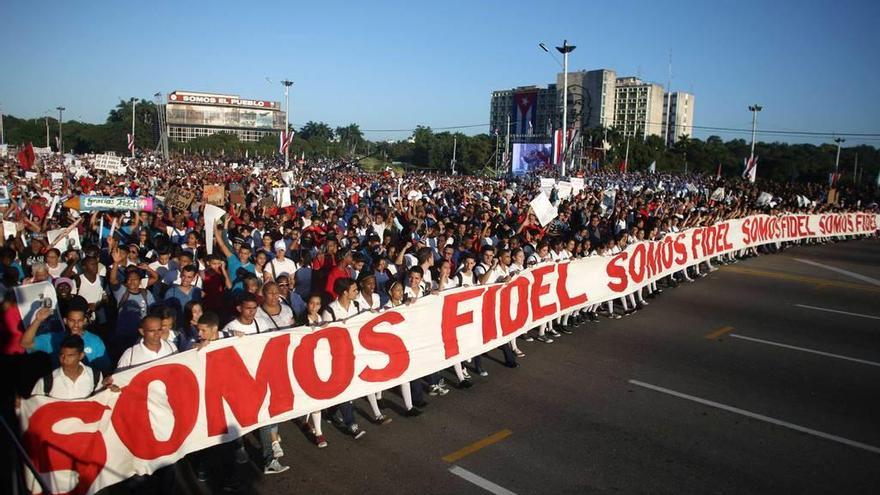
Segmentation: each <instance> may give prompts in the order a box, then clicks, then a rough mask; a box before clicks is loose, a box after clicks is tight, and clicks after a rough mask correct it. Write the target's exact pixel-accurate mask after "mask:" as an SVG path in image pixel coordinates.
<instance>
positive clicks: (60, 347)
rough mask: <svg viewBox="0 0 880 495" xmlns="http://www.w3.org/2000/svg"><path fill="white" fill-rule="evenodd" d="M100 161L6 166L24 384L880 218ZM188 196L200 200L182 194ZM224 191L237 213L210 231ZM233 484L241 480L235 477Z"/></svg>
mask: <svg viewBox="0 0 880 495" xmlns="http://www.w3.org/2000/svg"><path fill="white" fill-rule="evenodd" d="M92 161H93V158H92V157H88V156H82V157H75V160H72V159H71V157H66V158H65V157H63V156H57V155H56V156H46V157H43V158H42V160H41V163H38V164H37V165H36V167H35V168H34V169H33V170H27V171H25V170H22V169H21V168H20V165H19V163H18V162H16V161H14V160H11V159H3V160H0V167H2V170H0V173H2V178H3V181H0V186H2V185H3V183H4V182H5V188H6V190H5V193H6V194H5V197H6V200H5V201H0V212H2V214H3V220H4V222H3V225H4V231H3V236H2V239H0V275H2V280H0V297H2V310H3V315H2V322H3V323H2V327H0V349H2V353H3V354H4V355H5V356H7V357H11V356H14V357H17V358H19V359H20V360H19V361H15V362H16V363H19V364H21V363H25V365H23V366H21V367H20V368H19V370H21V376H20V378H19V380H18V383H17V384H16V387H17V392H18V393H19V394H20V395H22V396H27V395H31V394H42V395H48V396H52V397H56V398H63V399H73V398H83V397H87V396H89V395H91V394H92V393H94V392H95V391H96V390H98V389H101V388H103V387H110V388H111V389H112V388H115V385H114V384H113V373H114V372H116V371H117V370H122V369H128V368H131V367H135V366H139V365H142V364H144V363H148V362H151V361H154V360H156V359H160V358H162V357H164V356H168V355H170V354H173V353H176V352H184V351H187V350H191V349H202V348H204V347H206V346H210V345H211V344H210V343H211V342H212V341H215V340H217V339H222V338H238V337H243V338H246V336H247V335H249V334H255V333H263V332H270V331H275V330H278V329H284V328H290V327H294V326H320V325H323V324H326V323H329V322H333V321H342V320H345V319H347V318H349V317H351V316H353V315H355V314H358V313H359V312H362V311H381V310H382V309H383V308H389V307H396V306H400V305H405V304H407V303H410V302H412V301H414V300H416V299H418V298H422V297H430V296H431V295H432V294H436V293H438V292H442V291H444V290H448V289H452V288H456V287H463V286H472V285H479V284H490V283H496V282H502V281H506V280H509V279H510V278H512V277H513V276H515V275H516V274H517V273H518V272H520V271H522V270H525V269H527V268H529V267H531V266H534V265H538V264H541V263H548V262H556V261H561V260H566V259H572V258H581V257H589V256H605V255H613V254H616V253H618V252H620V250H622V249H625V248H626V246H627V245H629V244H631V243H634V242H638V241H641V240H650V239H660V238H662V237H663V236H664V235H666V234H668V233H673V232H677V231H680V230H682V229H686V228H690V227H695V226H703V225H710V224H713V223H716V222H719V221H722V220H726V219H732V218H738V217H743V216H746V215H750V214H754V213H768V214H771V215H774V214H778V213H782V212H809V213H818V212H828V211H855V210H858V211H877V203H876V199H875V193H876V192H875V191H874V190H872V189H858V190H857V189H848V188H843V187H841V188H838V191H837V198H836V201H831V202H829V201H828V185H827V184H816V183H770V182H761V181H759V182H758V183H757V184H752V183H749V182H744V181H742V180H741V179H740V178H738V177H732V178H717V177H713V176H706V175H699V174H691V175H669V174H646V173H629V174H620V173H616V172H615V173H611V172H590V173H588V174H586V175H581V176H582V177H583V178H584V189H583V190H575V191H571V192H569V191H568V190H567V189H563V188H558V187H553V188H549V189H546V186H545V189H546V194H548V196H549V199H550V201H551V202H552V203H553V204H555V206H556V208H557V210H558V215H557V216H556V217H555V218H554V219H553V220H552V221H551V222H549V223H548V224H546V225H541V224H540V223H539V221H538V219H537V218H536V215H535V212H534V211H532V210H531V208H530V201H531V200H532V199H533V198H534V197H535V196H536V195H537V194H541V183H540V181H539V180H538V178H537V177H519V178H516V177H508V178H480V177H472V176H450V175H440V174H427V173H417V174H409V173H407V174H396V173H394V172H393V171H390V170H389V171H386V172H384V173H368V172H364V171H361V170H359V169H358V168H357V167H356V166H355V165H352V164H344V163H334V162H317V163H309V164H305V165H302V166H300V165H297V166H295V167H291V168H290V169H284V167H283V166H281V164H280V163H279V162H277V161H271V160H264V163H259V160H258V159H250V160H239V161H235V160H228V159H227V160H217V159H207V158H203V157H192V156H190V157H185V156H184V157H177V158H173V159H171V160H168V161H164V160H161V159H159V158H157V157H155V156H152V155H145V156H143V157H139V158H137V159H131V160H129V161H128V163H127V168H126V170H125V171H124V173H121V174H116V173H113V172H110V171H107V170H97V169H95V168H94V167H93V166H92ZM208 185H211V186H223V189H222V191H223V196H222V197H221V198H220V199H219V201H218V199H217V198H216V197H209V195H208V194H207V192H206V191H205V186H208ZM172 190H183V191H188V192H190V193H191V196H192V197H189V198H185V200H184V202H183V203H180V200H179V198H175V200H174V201H172V200H171V199H172V198H170V197H169V195H170V194H171V193H172ZM216 190H217V189H216V188H214V189H213V191H212V193H215V192H216ZM278 191H283V193H282V194H279V193H278ZM273 193H274V194H273ZM81 195H84V196H88V195H99V196H114V197H118V196H125V197H149V198H153V200H154V204H153V209H152V211H93V212H89V211H79V210H77V209H76V208H73V207H67V206H65V202H66V201H65V200H66V199H68V198H73V197H77V196H81ZM2 196H3V195H0V200H2ZM209 203H213V204H215V205H216V206H219V207H220V208H222V209H223V210H224V211H225V215H224V216H223V217H222V219H221V220H220V221H218V222H214V223H213V224H211V225H205V209H206V205H207V204H209ZM173 205H176V206H173ZM59 229H64V232H65V233H66V232H71V233H76V237H77V238H78V242H74V241H71V240H69V239H70V238H71V236H66V237H63V236H62V237H56V238H55V239H53V240H50V239H49V238H48V237H47V233H48V232H51V231H57V230H59ZM206 233H210V235H208V236H206ZM206 239H211V241H206ZM59 240H60V241H59ZM206 242H211V244H210V245H206ZM784 247H785V246H784V245H778V244H769V245H766V246H762V247H760V248H758V249H752V250H747V251H743V252H737V253H730V254H726V255H724V256H720V257H717V258H715V259H713V260H710V261H709V262H706V263H703V264H701V265H697V266H694V267H691V268H689V269H687V270H682V271H680V272H678V273H676V274H673V275H671V276H668V277H666V278H664V279H663V280H661V281H658V282H655V283H652V284H650V285H648V286H646V287H645V288H644V289H643V290H639V291H637V292H635V293H632V294H628V295H627V296H626V297H622V298H620V299H618V300H616V301H608V302H607V303H603V304H602V305H601V307H600V306H594V307H588V308H584V309H583V310H579V311H577V312H574V313H572V314H569V315H565V316H564V317H561V318H559V319H557V320H555V321H553V322H551V323H550V324H545V325H541V326H540V327H538V328H535V329H532V330H530V331H529V332H527V333H525V334H523V335H522V336H521V337H520V338H519V339H517V340H519V342H518V341H517V340H514V341H512V342H510V343H509V344H506V345H504V346H502V347H501V351H503V353H504V361H505V364H506V365H507V366H508V367H511V368H515V367H518V366H519V365H520V358H522V357H524V356H525V355H526V353H525V350H527V347H526V343H530V342H535V341H537V342H540V343H542V344H552V343H553V342H554V341H555V340H556V339H560V338H565V337H563V335H565V334H570V333H572V331H573V329H574V328H576V327H578V326H579V325H581V324H582V323H587V322H598V321H600V319H602V318H614V319H617V318H621V317H623V316H626V315H628V314H631V313H632V312H634V311H639V310H641V309H642V308H644V307H645V306H646V305H648V304H649V301H648V299H651V298H653V297H655V296H656V295H657V294H659V293H661V292H663V290H664V289H668V288H671V287H674V286H676V285H677V284H679V283H682V282H692V281H694V280H695V279H697V278H699V277H701V276H704V275H705V274H706V273H707V272H709V271H711V270H714V269H715V265H716V264H719V263H735V262H737V261H738V260H739V259H741V258H743V257H746V256H754V255H758V254H761V253H769V252H775V251H777V250H778V249H782V248H784ZM713 263H714V264H713ZM41 282H47V283H49V284H51V286H52V287H54V291H55V294H54V295H55V297H54V298H48V299H47V300H49V302H48V303H46V304H43V305H42V307H40V308H39V309H38V310H36V311H35V312H34V313H33V315H32V317H31V318H30V321H25V318H24V315H23V314H22V311H20V309H19V303H21V302H22V301H17V300H16V294H17V292H16V290H15V289H16V288H20V287H23V286H26V285H29V284H36V283H41ZM52 300H54V301H57V306H56V305H54V304H53V303H52V302H51V301H52ZM474 374H477V375H480V376H481V377H486V376H487V375H488V372H487V370H486V369H485V368H484V367H483V366H482V363H481V359H480V357H479V356H478V357H475V358H473V359H472V360H470V362H465V363H459V364H456V365H455V366H453V368H452V369H451V370H450V372H449V373H445V372H444V373H440V372H438V373H434V374H431V375H429V376H427V377H425V378H424V379H423V380H419V381H413V382H411V383H409V384H405V385H404V386H402V387H401V396H402V398H403V402H404V404H403V405H404V408H405V410H406V415H408V416H416V415H419V414H421V413H422V411H423V410H424V407H425V406H426V404H427V400H428V399H427V398H426V397H425V395H426V394H427V395H429V396H431V397H440V396H443V395H446V394H447V393H449V392H450V390H451V389H452V388H455V387H461V388H465V387H470V386H472V384H473V383H474V381H475V379H474V378H473V377H472V375H474ZM365 399H366V404H365V405H366V406H368V413H367V416H368V417H369V420H370V421H371V422H372V423H374V424H376V425H386V424H388V423H389V422H391V421H392V418H391V416H389V415H388V414H386V413H385V412H383V410H387V405H386V404H385V402H384V401H383V399H382V397H381V394H377V395H370V396H368V397H366V398H365ZM323 415H324V416H323V417H324V419H326V418H329V419H330V420H332V421H333V422H334V423H335V424H336V425H337V426H338V427H339V429H340V430H341V431H343V432H345V433H347V434H348V435H350V436H351V438H353V439H358V438H361V437H362V436H363V435H364V434H365V432H366V430H365V429H364V428H363V427H361V425H360V424H359V423H358V421H357V419H356V417H355V413H354V405H353V403H351V402H348V403H343V404H340V405H338V406H336V407H334V408H332V409H330V410H327V411H323ZM322 422H323V420H322V411H316V412H314V413H312V414H310V415H309V416H308V417H307V418H302V420H300V421H299V424H300V426H301V427H302V428H303V430H304V432H305V433H306V434H307V435H308V436H309V437H310V438H311V439H312V440H313V441H314V443H315V445H316V446H317V447H318V448H324V447H327V446H328V441H327V439H326V437H325V436H324V433H323V431H322ZM257 436H258V437H259V443H260V445H261V447H262V451H261V458H260V459H259V460H258V463H259V465H260V466H261V467H262V469H263V470H264V472H265V473H267V474H274V473H280V472H283V471H285V470H287V469H288V466H286V465H285V464H284V463H282V460H281V459H282V457H283V455H284V451H283V448H282V445H281V439H280V437H279V435H278V431H277V425H276V426H269V427H264V428H260V429H259V430H258V435H257ZM233 461H235V462H240V463H246V462H250V459H249V455H248V452H247V450H246V449H245V448H244V446H243V443H242V442H241V440H239V441H236V442H231V443H229V444H224V445H220V446H217V447H213V448H211V449H208V450H206V451H203V452H199V453H197V454H196V455H194V456H193V462H194V466H195V467H196V471H197V473H198V476H199V478H200V479H206V477H207V476H208V474H207V473H208V469H207V466H209V465H211V464H212V463H217V462H221V463H224V462H230V463H231V462H233ZM224 472H227V473H228V472H231V471H229V470H226V469H224ZM226 483H227V484H228V485H229V486H231V487H233V488H234V484H235V480H234V479H233V478H229V479H227V480H226Z"/></svg>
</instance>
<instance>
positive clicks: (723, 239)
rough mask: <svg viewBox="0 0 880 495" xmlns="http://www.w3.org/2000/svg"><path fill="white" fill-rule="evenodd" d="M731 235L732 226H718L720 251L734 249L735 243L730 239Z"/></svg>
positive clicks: (727, 224)
mask: <svg viewBox="0 0 880 495" xmlns="http://www.w3.org/2000/svg"><path fill="white" fill-rule="evenodd" d="M728 234H730V224H729V223H722V224H720V225H718V251H719V252H720V251H728V250H731V249H733V243H731V242H730V239H729V238H728Z"/></svg>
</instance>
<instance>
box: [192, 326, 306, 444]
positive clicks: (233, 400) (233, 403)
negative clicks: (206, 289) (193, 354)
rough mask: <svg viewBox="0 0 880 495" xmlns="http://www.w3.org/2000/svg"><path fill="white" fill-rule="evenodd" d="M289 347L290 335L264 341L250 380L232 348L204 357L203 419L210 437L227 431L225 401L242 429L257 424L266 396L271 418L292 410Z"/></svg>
mask: <svg viewBox="0 0 880 495" xmlns="http://www.w3.org/2000/svg"><path fill="white" fill-rule="evenodd" d="M289 348H290V334H283V335H279V336H277V337H274V338H272V339H270V340H269V341H268V342H266V346H265V347H263V354H262V355H261V356H260V362H259V363H258V364H257V372H256V375H255V376H254V377H253V378H251V374H250V372H249V371H248V369H247V366H245V364H244V361H242V359H241V356H240V355H239V354H238V351H236V349H235V348H234V347H224V348H223V349H217V350H216V351H211V352H208V353H207V354H206V355H205V416H206V417H207V420H208V435H209V436H214V435H222V434H224V433H226V432H227V431H228V429H227V424H228V421H227V420H226V414H225V412H224V410H223V403H224V402H226V404H228V405H229V410H230V411H232V415H233V416H235V419H236V421H238V424H239V425H241V426H244V427H247V426H251V425H252V424H254V423H256V422H257V416H258V415H259V413H260V408H261V407H262V406H263V402H264V401H265V399H266V394H269V415H270V416H277V415H279V414H281V413H284V412H287V411H290V410H291V409H293V387H292V386H291V384H290V374H289V372H288V368H287V350H288V349H289Z"/></svg>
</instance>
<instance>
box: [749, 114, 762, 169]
mask: <svg viewBox="0 0 880 495" xmlns="http://www.w3.org/2000/svg"><path fill="white" fill-rule="evenodd" d="M761 108H762V107H761V105H749V111H750V112H752V151H751V152H750V153H749V162H752V161H753V160H754V159H755V131H756V130H757V129H758V112H760V111H761Z"/></svg>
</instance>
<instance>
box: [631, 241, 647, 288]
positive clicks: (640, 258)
mask: <svg viewBox="0 0 880 495" xmlns="http://www.w3.org/2000/svg"><path fill="white" fill-rule="evenodd" d="M629 276H630V278H632V281H633V282H634V283H636V284H639V283H641V282H642V280H644V278H645V245H644V244H642V243H639V244H637V245H636V247H635V249H633V252H632V256H630V257H629Z"/></svg>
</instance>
